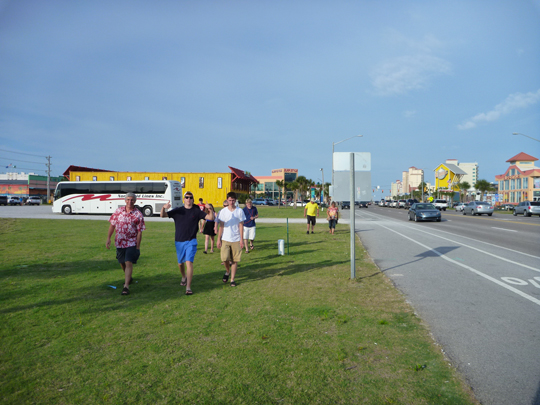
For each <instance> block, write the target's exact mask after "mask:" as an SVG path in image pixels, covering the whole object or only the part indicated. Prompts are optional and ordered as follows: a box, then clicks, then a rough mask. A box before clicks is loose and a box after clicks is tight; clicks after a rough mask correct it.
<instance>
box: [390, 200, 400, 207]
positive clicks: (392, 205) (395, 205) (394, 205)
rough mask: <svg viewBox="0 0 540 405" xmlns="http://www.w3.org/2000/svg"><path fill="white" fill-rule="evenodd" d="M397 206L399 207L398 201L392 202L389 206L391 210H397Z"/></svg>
mask: <svg viewBox="0 0 540 405" xmlns="http://www.w3.org/2000/svg"><path fill="white" fill-rule="evenodd" d="M397 206H398V202H397V200H392V201H390V205H389V207H390V208H397Z"/></svg>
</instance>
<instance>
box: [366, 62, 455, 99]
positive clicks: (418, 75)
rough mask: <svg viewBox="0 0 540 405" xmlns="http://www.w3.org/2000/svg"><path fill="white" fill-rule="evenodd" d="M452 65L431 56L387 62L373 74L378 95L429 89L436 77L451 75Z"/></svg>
mask: <svg viewBox="0 0 540 405" xmlns="http://www.w3.org/2000/svg"><path fill="white" fill-rule="evenodd" d="M450 72H451V66H450V63H449V62H447V61H445V60H444V59H441V58H438V57H436V56H430V55H419V56H403V57H399V58H395V59H393V60H390V61H388V62H385V63H383V64H381V65H379V66H378V67H377V68H375V70H374V72H373V73H372V75H371V76H372V80H373V87H375V93H376V94H378V95H382V96H386V95H395V94H403V93H406V92H408V91H410V90H418V89H423V88H425V87H427V85H428V83H429V80H430V79H431V78H433V77H435V76H439V75H443V74H450Z"/></svg>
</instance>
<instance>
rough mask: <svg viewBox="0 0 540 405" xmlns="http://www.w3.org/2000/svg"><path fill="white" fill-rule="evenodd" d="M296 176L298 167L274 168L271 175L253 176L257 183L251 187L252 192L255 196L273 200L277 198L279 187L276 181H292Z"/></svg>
mask: <svg viewBox="0 0 540 405" xmlns="http://www.w3.org/2000/svg"><path fill="white" fill-rule="evenodd" d="M297 178H298V169H274V170H272V175H271V176H255V179H256V180H257V182H258V184H254V185H253V186H252V188H251V191H252V193H254V194H255V195H256V196H257V197H266V198H271V199H273V200H277V199H279V191H280V190H279V187H278V186H277V184H276V181H278V180H280V181H283V180H285V182H286V183H292V182H293V181H295V180H296V179H297Z"/></svg>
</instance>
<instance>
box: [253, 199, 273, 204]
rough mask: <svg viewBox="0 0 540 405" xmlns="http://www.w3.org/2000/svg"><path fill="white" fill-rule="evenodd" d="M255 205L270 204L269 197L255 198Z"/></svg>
mask: <svg viewBox="0 0 540 405" xmlns="http://www.w3.org/2000/svg"><path fill="white" fill-rule="evenodd" d="M253 205H269V204H268V199H266V198H255V199H254V200H253Z"/></svg>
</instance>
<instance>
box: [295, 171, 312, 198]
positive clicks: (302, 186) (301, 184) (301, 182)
mask: <svg viewBox="0 0 540 405" xmlns="http://www.w3.org/2000/svg"><path fill="white" fill-rule="evenodd" d="M309 182H310V180H308V179H306V178H305V177H304V176H298V177H297V178H296V183H298V190H299V191H300V199H301V200H304V197H305V195H306V192H307V189H308V187H309Z"/></svg>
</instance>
